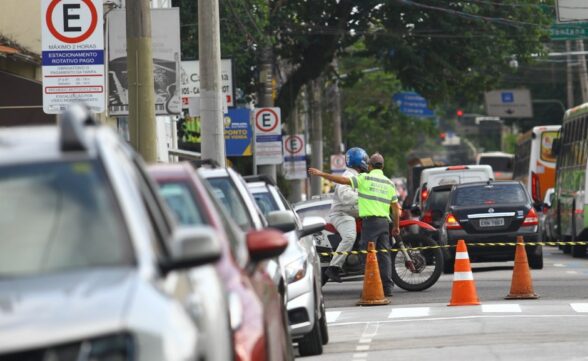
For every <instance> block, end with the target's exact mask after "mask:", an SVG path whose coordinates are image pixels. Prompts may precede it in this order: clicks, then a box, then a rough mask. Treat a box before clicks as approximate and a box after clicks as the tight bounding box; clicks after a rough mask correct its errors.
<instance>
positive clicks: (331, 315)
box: [326, 311, 341, 323]
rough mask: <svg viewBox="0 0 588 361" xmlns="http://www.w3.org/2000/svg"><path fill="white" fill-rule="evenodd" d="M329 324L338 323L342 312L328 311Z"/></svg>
mask: <svg viewBox="0 0 588 361" xmlns="http://www.w3.org/2000/svg"><path fill="white" fill-rule="evenodd" d="M326 315H327V323H333V322H335V321H337V319H338V318H339V316H341V311H327V312H326Z"/></svg>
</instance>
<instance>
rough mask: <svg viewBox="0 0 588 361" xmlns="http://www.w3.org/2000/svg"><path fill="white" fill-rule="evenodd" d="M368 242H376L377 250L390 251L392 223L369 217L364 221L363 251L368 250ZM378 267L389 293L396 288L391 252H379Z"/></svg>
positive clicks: (362, 226)
mask: <svg viewBox="0 0 588 361" xmlns="http://www.w3.org/2000/svg"><path fill="white" fill-rule="evenodd" d="M368 242H374V243H375V244H376V249H383V248H385V249H390V248H392V246H391V244H390V223H389V222H388V219H386V218H376V217H369V218H364V219H363V220H362V225H361V244H360V246H361V249H364V250H366V249H367V245H368ZM377 257H378V266H379V268H380V278H381V279H382V285H383V286H384V292H385V293H389V292H391V291H392V287H394V283H393V282H392V258H391V257H390V253H389V252H378V253H377Z"/></svg>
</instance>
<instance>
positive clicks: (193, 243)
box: [161, 226, 221, 273]
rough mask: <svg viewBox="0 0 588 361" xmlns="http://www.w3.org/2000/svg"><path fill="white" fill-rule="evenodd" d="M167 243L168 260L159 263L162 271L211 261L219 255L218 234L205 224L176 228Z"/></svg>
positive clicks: (215, 259)
mask: <svg viewBox="0 0 588 361" xmlns="http://www.w3.org/2000/svg"><path fill="white" fill-rule="evenodd" d="M169 244H170V245H169V251H170V260H169V261H166V262H164V263H163V264H161V268H162V270H163V271H164V273H168V272H170V271H175V270H181V269H187V268H193V267H197V266H201V265H204V264H208V263H212V262H215V261H217V260H218V259H219V258H220V256H221V244H220V241H219V239H218V235H217V233H216V231H215V230H214V229H213V228H211V227H207V226H201V227H182V228H178V229H177V230H176V231H175V232H174V233H173V235H172V239H171V242H169Z"/></svg>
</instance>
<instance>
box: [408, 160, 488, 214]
mask: <svg viewBox="0 0 588 361" xmlns="http://www.w3.org/2000/svg"><path fill="white" fill-rule="evenodd" d="M489 180H494V173H493V171H492V167H491V166H489V165H455V166H449V167H435V168H428V169H425V170H423V173H422V174H421V182H420V186H419V190H418V192H416V194H415V201H414V204H415V205H418V206H420V207H421V208H422V207H423V205H424V203H425V201H426V200H427V197H428V196H429V190H430V189H431V188H433V187H436V186H441V185H446V184H462V183H473V182H487V181H489Z"/></svg>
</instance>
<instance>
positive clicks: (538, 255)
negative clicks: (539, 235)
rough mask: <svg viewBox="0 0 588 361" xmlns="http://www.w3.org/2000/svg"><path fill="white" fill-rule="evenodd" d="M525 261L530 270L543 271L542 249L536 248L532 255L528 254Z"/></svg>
mask: <svg viewBox="0 0 588 361" xmlns="http://www.w3.org/2000/svg"><path fill="white" fill-rule="evenodd" d="M527 260H528V261H529V267H531V269H543V247H538V248H537V250H535V251H534V252H532V253H528V255H527Z"/></svg>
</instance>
